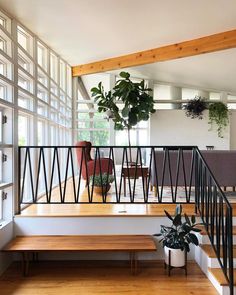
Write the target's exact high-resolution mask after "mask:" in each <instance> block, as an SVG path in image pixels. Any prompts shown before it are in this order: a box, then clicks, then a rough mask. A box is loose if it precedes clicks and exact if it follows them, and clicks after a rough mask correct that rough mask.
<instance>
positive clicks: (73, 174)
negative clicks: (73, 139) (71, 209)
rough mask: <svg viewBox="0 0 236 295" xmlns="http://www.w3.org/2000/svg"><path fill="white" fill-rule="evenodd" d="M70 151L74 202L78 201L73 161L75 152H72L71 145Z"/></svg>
mask: <svg viewBox="0 0 236 295" xmlns="http://www.w3.org/2000/svg"><path fill="white" fill-rule="evenodd" d="M69 152H70V161H71V173H72V184H73V192H74V202H75V203H76V185H75V171H74V161H73V154H72V148H71V147H69Z"/></svg>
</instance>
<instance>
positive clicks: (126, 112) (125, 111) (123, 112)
mask: <svg viewBox="0 0 236 295" xmlns="http://www.w3.org/2000/svg"><path fill="white" fill-rule="evenodd" d="M129 111H130V110H129V108H128V107H125V108H123V110H122V111H121V114H122V116H123V117H124V118H127V117H128V115H129Z"/></svg>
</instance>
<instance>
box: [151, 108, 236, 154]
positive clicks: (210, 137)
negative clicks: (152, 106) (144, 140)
mask: <svg viewBox="0 0 236 295" xmlns="http://www.w3.org/2000/svg"><path fill="white" fill-rule="evenodd" d="M234 120H235V123H236V115H235V118H234ZM209 129H210V125H209V124H208V113H207V112H205V115H204V118H203V119H202V120H198V119H191V118H188V117H186V115H185V112H184V111H183V110H160V111H156V113H154V114H153V115H152V116H151V122H150V144H151V145H197V146H198V147H199V148H200V149H206V145H213V146H214V147H215V149H218V150H225V149H229V148H230V128H229V127H227V128H226V130H225V132H224V138H219V137H218V135H217V131H216V128H215V127H214V128H213V129H212V130H211V131H209ZM235 131H236V124H235ZM235 137H236V135H235ZM234 145H235V146H236V140H235V142H234Z"/></svg>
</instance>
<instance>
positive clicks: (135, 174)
mask: <svg viewBox="0 0 236 295" xmlns="http://www.w3.org/2000/svg"><path fill="white" fill-rule="evenodd" d="M137 171H138V149H136V160H135V171H134V186H133V196H132V201H133V202H134V198H135V185H136V178H137Z"/></svg>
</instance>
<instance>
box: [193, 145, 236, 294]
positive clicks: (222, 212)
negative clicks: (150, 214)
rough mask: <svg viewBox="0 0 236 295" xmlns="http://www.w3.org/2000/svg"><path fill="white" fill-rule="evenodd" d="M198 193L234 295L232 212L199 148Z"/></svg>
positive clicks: (200, 209) (203, 216)
mask: <svg viewBox="0 0 236 295" xmlns="http://www.w3.org/2000/svg"><path fill="white" fill-rule="evenodd" d="M222 169H224V168H223V167H222ZM195 190H196V192H195V195H196V211H197V212H199V213H200V216H201V219H202V221H203V224H204V227H205V230H206V232H207V234H208V237H209V239H210V242H211V245H212V247H213V249H214V252H215V254H216V257H217V259H218V262H219V265H220V267H221V269H222V271H223V273H224V275H225V278H226V280H227V282H228V284H229V289H230V295H233V290H234V278H233V231H232V228H233V225H232V223H233V222H232V220H233V214H232V211H233V210H232V206H231V205H230V203H229V201H228V199H227V198H226V196H225V194H224V193H223V191H222V189H221V187H220V185H219V184H218V182H217V181H216V179H215V177H214V175H213V174H212V172H211V170H210V168H209V167H208V165H207V163H206V161H205V159H204V157H203V156H202V154H201V152H200V151H199V149H198V148H196V162H195Z"/></svg>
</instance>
